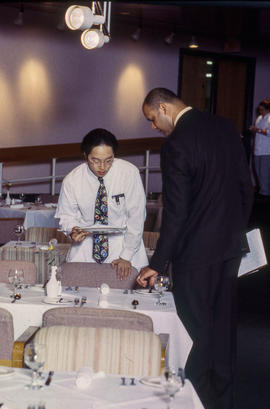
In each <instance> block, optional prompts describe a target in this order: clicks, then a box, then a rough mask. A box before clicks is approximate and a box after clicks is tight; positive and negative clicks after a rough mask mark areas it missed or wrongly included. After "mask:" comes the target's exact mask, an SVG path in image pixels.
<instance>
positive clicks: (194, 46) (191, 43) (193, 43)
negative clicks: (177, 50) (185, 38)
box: [188, 36, 199, 48]
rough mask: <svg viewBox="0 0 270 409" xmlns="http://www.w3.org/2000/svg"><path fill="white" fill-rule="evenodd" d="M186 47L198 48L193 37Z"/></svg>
mask: <svg viewBox="0 0 270 409" xmlns="http://www.w3.org/2000/svg"><path fill="white" fill-rule="evenodd" d="M188 47H189V48H198V47H199V44H198V42H197V40H196V37H195V36H192V37H191V41H190V43H189V45H188Z"/></svg>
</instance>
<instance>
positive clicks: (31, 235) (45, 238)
mask: <svg viewBox="0 0 270 409" xmlns="http://www.w3.org/2000/svg"><path fill="white" fill-rule="evenodd" d="M51 239H57V241H58V243H71V238H70V237H67V236H66V235H65V234H64V233H63V232H61V231H58V229H57V228H56V227H38V226H32V227H29V228H28V229H27V230H26V232H25V240H26V241H34V242H36V243H48V242H49V241H50V240H51Z"/></svg>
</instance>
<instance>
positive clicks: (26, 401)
mask: <svg viewBox="0 0 270 409" xmlns="http://www.w3.org/2000/svg"><path fill="white" fill-rule="evenodd" d="M75 375H76V374H75V373H72V372H71V373H56V374H55V375H54V377H53V380H52V383H51V385H50V386H45V387H44V388H43V389H40V390H37V391H31V390H27V389H25V385H26V384H29V381H30V371H29V370H25V369H16V370H15V371H14V373H13V375H11V376H10V377H7V378H4V377H3V379H1V377H0V379H1V382H0V402H3V403H4V404H5V406H6V407H7V408H9V409H27V408H28V407H29V406H31V405H38V404H39V403H40V402H43V403H44V404H45V405H46V409H109V408H115V409H116V408H123V409H142V408H144V409H165V408H166V407H167V402H168V399H167V397H166V396H165V395H164V393H163V391H162V389H161V388H159V387H158V388H157V387H156V388H154V387H150V386H146V385H143V384H141V383H140V381H139V380H138V379H136V380H135V383H136V384H135V386H132V385H130V384H129V385H126V386H122V385H121V379H120V376H105V377H103V378H99V379H93V381H92V383H91V385H90V387H89V388H88V389H85V390H80V389H78V388H77V387H76V384H75ZM127 382H129V379H127ZM36 407H37V406H36ZM170 408H171V409H178V408H181V409H203V406H202V404H201V402H200V400H199V398H198V396H197V394H196V392H195V390H194V388H193V386H192V384H191V383H190V382H189V381H188V380H187V381H186V383H185V386H184V387H183V388H182V389H181V390H180V391H179V392H178V393H177V394H176V395H175V399H174V401H173V403H172V404H171V406H170Z"/></svg>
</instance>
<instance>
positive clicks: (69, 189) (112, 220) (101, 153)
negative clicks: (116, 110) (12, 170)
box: [55, 129, 148, 278]
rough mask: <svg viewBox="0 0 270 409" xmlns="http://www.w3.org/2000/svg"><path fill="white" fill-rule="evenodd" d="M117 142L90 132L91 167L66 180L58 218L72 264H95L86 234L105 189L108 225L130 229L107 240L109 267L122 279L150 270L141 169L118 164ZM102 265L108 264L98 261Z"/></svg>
mask: <svg viewBox="0 0 270 409" xmlns="http://www.w3.org/2000/svg"><path fill="white" fill-rule="evenodd" d="M116 149H117V140H116V138H115V137H114V135H112V134H111V133H110V132H109V131H107V130H105V129H94V130H92V131H90V132H89V133H88V134H87V135H86V136H85V137H84V139H83V141H82V143H81V150H82V152H83V153H84V156H85V159H86V162H85V163H83V164H81V165H79V166H77V167H76V168H75V169H73V170H72V171H71V172H70V173H69V174H68V175H67V176H66V177H65V178H64V180H63V184H62V187H61V192H60V197H59V201H58V207H57V211H56V215H55V217H58V218H60V222H59V224H60V227H61V229H63V230H65V231H66V232H68V233H69V234H70V237H71V238H72V240H73V245H72V247H71V250H70V252H69V254H68V258H67V261H71V262H75V261H80V262H95V261H97V260H96V259H94V258H93V257H94V254H93V236H92V235H90V234H89V233H88V232H86V231H84V230H83V227H87V226H88V227H89V226H92V225H93V224H94V223H95V222H99V221H97V216H96V199H97V193H98V191H99V188H100V184H101V183H102V184H104V186H105V189H106V196H107V197H106V206H107V209H106V211H107V213H106V222H105V223H103V224H108V225H109V226H114V227H124V226H126V231H125V232H124V233H123V234H109V235H108V236H107V244H106V246H108V251H107V253H108V254H107V255H106V258H105V260H104V262H105V263H111V264H112V267H114V268H116V273H117V276H118V277H119V278H123V277H126V276H128V275H129V274H130V271H131V266H134V267H135V268H137V269H138V270H140V269H141V268H142V267H143V266H146V265H147V264H148V259H147V256H146V252H145V248H144V244H143V240H142V233H143V227H144V220H145V214H146V212H145V193H144V189H143V185H142V181H141V177H140V174H139V171H138V169H137V168H136V166H134V165H132V164H131V163H130V162H127V161H125V160H122V159H116V158H115V152H116ZM98 262H103V261H98Z"/></svg>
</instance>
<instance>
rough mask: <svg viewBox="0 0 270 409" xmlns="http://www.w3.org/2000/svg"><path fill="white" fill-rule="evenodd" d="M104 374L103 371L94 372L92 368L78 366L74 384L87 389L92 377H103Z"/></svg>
mask: <svg viewBox="0 0 270 409" xmlns="http://www.w3.org/2000/svg"><path fill="white" fill-rule="evenodd" d="M104 376H105V373H104V372H102V371H100V372H96V373H94V372H93V369H92V368H89V367H83V368H80V369H79V370H78V371H77V375H76V380H75V382H76V386H77V388H79V389H87V388H89V386H90V385H91V383H92V380H93V379H97V378H104Z"/></svg>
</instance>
